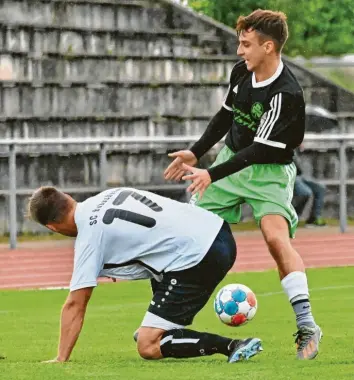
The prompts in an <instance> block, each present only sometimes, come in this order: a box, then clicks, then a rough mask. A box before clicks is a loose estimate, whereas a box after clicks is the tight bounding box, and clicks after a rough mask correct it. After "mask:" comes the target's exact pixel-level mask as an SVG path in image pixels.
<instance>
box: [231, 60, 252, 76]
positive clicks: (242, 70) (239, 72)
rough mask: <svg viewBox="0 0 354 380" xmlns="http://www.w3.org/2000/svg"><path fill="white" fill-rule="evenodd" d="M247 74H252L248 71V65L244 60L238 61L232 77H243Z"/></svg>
mask: <svg viewBox="0 0 354 380" xmlns="http://www.w3.org/2000/svg"><path fill="white" fill-rule="evenodd" d="M246 74H251V73H250V71H248V70H247V66H246V63H245V61H244V60H243V59H241V60H240V61H237V62H236V64H235V66H234V67H233V68H232V74H231V76H232V77H234V78H235V77H241V76H244V75H246Z"/></svg>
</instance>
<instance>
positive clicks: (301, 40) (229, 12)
mask: <svg viewBox="0 0 354 380" xmlns="http://www.w3.org/2000/svg"><path fill="white" fill-rule="evenodd" d="M189 5H190V6H191V7H192V8H194V9H195V10H197V11H200V12H202V13H204V14H206V15H208V16H210V17H212V18H214V19H216V20H218V21H220V22H222V23H224V24H226V25H228V26H230V27H232V28H233V27H235V24H236V20H237V18H238V16H240V15H247V14H249V13H251V12H252V11H253V10H255V9H258V8H262V9H272V10H280V11H283V12H284V13H286V15H287V17H288V25H289V40H288V42H287V44H286V46H285V49H284V53H285V54H287V55H289V56H296V55H302V56H304V57H312V56H319V55H334V56H337V55H341V54H348V53H354V23H353V19H354V6H353V5H354V3H353V0H338V1H334V0H310V1H309V0H296V1H292V0H242V1H237V0H189Z"/></svg>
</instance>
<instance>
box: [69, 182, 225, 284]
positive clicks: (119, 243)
mask: <svg viewBox="0 0 354 380" xmlns="http://www.w3.org/2000/svg"><path fill="white" fill-rule="evenodd" d="M75 222H76V225H77V228H78V236H77V239H76V243H75V258H74V271H73V275H72V279H71V283H70V290H71V291H73V290H76V289H80V288H85V287H92V286H96V285H97V278H98V277H112V278H119V279H134V280H135V279H146V278H152V277H155V278H156V279H161V276H162V275H163V273H164V272H171V271H179V270H184V269H187V268H191V267H193V266H194V265H197V264H198V263H199V262H200V261H201V260H202V259H203V257H204V256H205V254H206V253H207V252H208V250H209V248H210V246H211V245H212V243H213V241H214V240H215V238H216V236H217V234H218V232H219V231H220V228H221V226H222V223H223V220H222V219H221V218H220V217H219V216H217V215H215V214H213V213H211V212H209V211H206V210H204V209H202V208H199V207H197V206H194V205H191V204H187V203H181V202H177V201H174V200H172V199H169V198H165V197H162V196H159V195H156V194H154V193H150V192H147V191H142V190H136V189H132V188H114V189H110V190H106V191H104V192H102V193H100V194H98V195H96V196H94V197H91V198H88V199H87V200H85V201H84V202H82V203H78V204H77V208H76V211H75Z"/></svg>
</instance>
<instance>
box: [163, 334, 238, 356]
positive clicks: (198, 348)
mask: <svg viewBox="0 0 354 380" xmlns="http://www.w3.org/2000/svg"><path fill="white" fill-rule="evenodd" d="M231 342H232V339H230V338H225V337H223V336H220V335H216V334H209V333H201V332H198V331H193V330H188V329H175V330H169V331H166V332H165V333H164V334H163V335H162V338H161V342H160V349H161V353H162V356H163V357H164V358H194V357H196V356H206V355H213V354H223V355H226V356H229V348H228V347H229V344H230V343H231Z"/></svg>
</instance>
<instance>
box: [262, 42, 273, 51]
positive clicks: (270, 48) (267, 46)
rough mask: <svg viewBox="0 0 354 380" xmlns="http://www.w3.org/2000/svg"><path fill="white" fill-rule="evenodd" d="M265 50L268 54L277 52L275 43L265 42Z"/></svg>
mask: <svg viewBox="0 0 354 380" xmlns="http://www.w3.org/2000/svg"><path fill="white" fill-rule="evenodd" d="M263 48H264V50H265V53H266V54H270V53H272V52H273V51H275V44H274V41H272V40H268V41H265V42H264V44H263Z"/></svg>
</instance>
